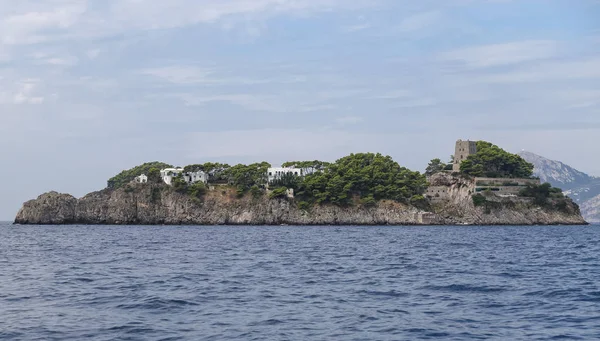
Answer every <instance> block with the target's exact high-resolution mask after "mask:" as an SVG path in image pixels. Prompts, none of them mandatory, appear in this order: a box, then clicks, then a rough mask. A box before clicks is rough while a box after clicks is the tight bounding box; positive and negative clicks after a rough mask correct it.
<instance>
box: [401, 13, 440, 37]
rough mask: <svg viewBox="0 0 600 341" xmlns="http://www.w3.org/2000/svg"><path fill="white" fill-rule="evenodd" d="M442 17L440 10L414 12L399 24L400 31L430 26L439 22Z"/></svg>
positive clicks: (417, 29)
mask: <svg viewBox="0 0 600 341" xmlns="http://www.w3.org/2000/svg"><path fill="white" fill-rule="evenodd" d="M441 18H442V13H441V12H440V11H429V12H422V13H418V14H414V15H412V16H409V17H407V18H405V19H403V20H402V21H401V22H400V25H399V26H398V30H399V31H400V32H413V31H419V30H423V29H426V28H429V27H431V26H433V25H435V24H437V23H438V22H439V21H440V20H441Z"/></svg>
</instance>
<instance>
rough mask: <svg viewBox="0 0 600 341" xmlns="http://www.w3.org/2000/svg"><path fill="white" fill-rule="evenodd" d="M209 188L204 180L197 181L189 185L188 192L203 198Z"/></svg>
mask: <svg viewBox="0 0 600 341" xmlns="http://www.w3.org/2000/svg"><path fill="white" fill-rule="evenodd" d="M206 192H207V189H206V185H205V184H204V182H196V183H194V184H191V185H189V186H187V194H188V195H189V196H191V197H193V198H198V199H200V198H202V197H203V196H204V194H206Z"/></svg>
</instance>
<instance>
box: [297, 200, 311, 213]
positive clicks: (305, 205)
mask: <svg viewBox="0 0 600 341" xmlns="http://www.w3.org/2000/svg"><path fill="white" fill-rule="evenodd" d="M310 207H311V205H310V203H309V202H306V201H300V202H299V203H298V208H299V209H301V210H303V211H308V210H309V209H310Z"/></svg>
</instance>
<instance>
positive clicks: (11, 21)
mask: <svg viewBox="0 0 600 341" xmlns="http://www.w3.org/2000/svg"><path fill="white" fill-rule="evenodd" d="M3 6H7V7H6V9H12V8H15V9H16V10H17V11H18V10H21V11H23V12H20V13H19V12H17V13H16V14H10V15H7V16H3V17H0V43H3V44H11V45H20V44H33V43H40V42H44V41H47V40H49V37H50V35H48V34H47V33H46V32H45V31H47V30H66V29H69V28H71V27H73V26H75V25H76V24H77V23H78V21H79V19H80V18H81V16H82V15H83V14H84V12H85V10H86V2H85V1H75V0H72V1H57V2H50V1H40V2H37V3H36V4H35V5H33V4H31V3H29V2H27V1H25V2H24V4H3ZM6 12H9V13H10V12H11V11H10V10H8V11H6Z"/></svg>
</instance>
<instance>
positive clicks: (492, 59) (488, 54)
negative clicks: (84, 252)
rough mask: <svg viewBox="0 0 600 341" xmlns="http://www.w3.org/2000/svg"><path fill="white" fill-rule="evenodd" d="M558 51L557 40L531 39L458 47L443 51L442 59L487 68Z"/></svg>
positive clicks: (553, 53) (539, 58)
mask: <svg viewBox="0 0 600 341" xmlns="http://www.w3.org/2000/svg"><path fill="white" fill-rule="evenodd" d="M558 52H559V44H558V43H557V42H555V41H550V40H530V41H518V42H511V43H505V44H493V45H483V46H474V47H468V48H463V49H457V50H453V51H449V52H446V53H443V54H442V56H441V60H443V61H450V62H459V63H462V64H463V65H465V66H467V67H470V68H487V67H494V66H502V65H511V64H519V63H523V62H529V61H538V60H543V59H548V58H551V57H554V56H556V55H557V54H558Z"/></svg>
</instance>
